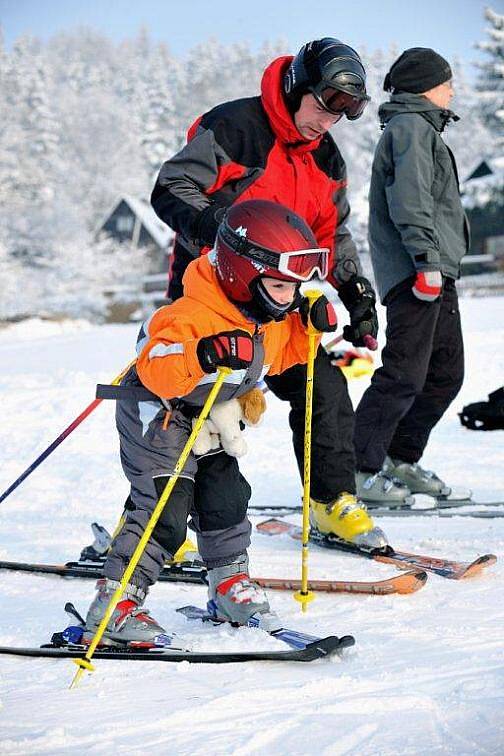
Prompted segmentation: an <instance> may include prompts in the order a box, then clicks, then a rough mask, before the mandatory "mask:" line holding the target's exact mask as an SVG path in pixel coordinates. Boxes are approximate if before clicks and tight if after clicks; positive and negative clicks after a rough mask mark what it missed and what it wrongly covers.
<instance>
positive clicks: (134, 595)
mask: <svg viewBox="0 0 504 756" xmlns="http://www.w3.org/2000/svg"><path fill="white" fill-rule="evenodd" d="M119 585H120V584H119V582H118V581H117V580H109V579H108V578H100V579H99V580H98V581H97V583H96V588H97V590H98V593H97V594H96V597H95V598H94V600H93V602H92V603H91V606H90V607H89V609H88V613H87V615H86V628H85V631H84V636H83V641H84V642H85V643H88V642H91V640H92V638H93V636H94V634H95V632H96V630H97V629H98V626H99V624H100V622H101V621H102V619H103V615H104V614H105V612H106V610H107V606H108V604H109V601H110V599H111V597H112V594H113V593H114V591H115V590H116V588H118V587H119ZM146 596H147V591H144V590H142V588H139V587H138V586H136V585H131V584H128V585H127V586H126V591H125V593H124V597H123V598H122V599H121V601H119V603H118V604H117V606H116V608H115V609H114V612H113V614H112V617H111V619H110V622H109V623H108V625H107V629H106V630H105V633H104V634H103V638H102V640H101V643H103V644H104V645H109V646H115V645H123V644H127V643H153V644H154V643H155V640H156V638H157V636H159V635H164V634H165V633H166V631H165V630H164V628H162V627H161V625H159V624H158V623H157V622H156V620H155V619H153V618H152V617H151V616H150V615H149V612H148V610H147V609H141V606H142V604H143V602H144V601H145V597H146Z"/></svg>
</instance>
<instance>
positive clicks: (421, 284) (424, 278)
mask: <svg viewBox="0 0 504 756" xmlns="http://www.w3.org/2000/svg"><path fill="white" fill-rule="evenodd" d="M442 288H443V277H442V275H441V271H439V270H429V271H421V272H419V273H417V275H416V278H415V283H414V284H413V288H412V291H413V294H414V295H415V297H417V299H421V300H422V301H423V302H434V301H435V300H436V299H437V298H438V297H439V295H440V294H441V290H442Z"/></svg>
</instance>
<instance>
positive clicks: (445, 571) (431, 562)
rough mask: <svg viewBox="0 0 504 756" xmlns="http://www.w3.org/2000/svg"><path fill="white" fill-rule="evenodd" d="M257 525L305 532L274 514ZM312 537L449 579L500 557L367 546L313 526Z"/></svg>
mask: <svg viewBox="0 0 504 756" xmlns="http://www.w3.org/2000/svg"><path fill="white" fill-rule="evenodd" d="M256 528H257V530H258V531H259V532H260V533H264V534H266V535H281V534H288V535H289V536H290V537H291V538H294V539H296V540H300V539H301V534H302V529H301V528H300V527H299V526H298V525H292V524H291V523H288V522H284V521H283V520H277V519H275V518H272V519H270V520H265V521H264V522H260V523H259V524H258V525H257V526H256ZM310 540H311V541H312V542H313V543H315V544H317V545H318V546H322V547H324V548H329V549H335V550H339V551H345V552H348V553H351V554H356V555H358V556H365V557H367V558H369V559H373V560H374V561H376V562H384V563H385V564H394V565H395V566H396V567H399V568H400V569H407V570H410V569H413V568H417V569H420V570H427V571H428V572H433V573H435V574H436V575H439V576H440V577H445V578H448V579H450V580H461V579H462V578H467V577H472V576H474V575H476V574H478V573H479V572H481V570H483V569H485V568H486V567H490V566H491V565H492V564H495V562H496V561H497V557H496V556H494V555H493V554H484V555H483V556H480V557H478V558H477V559H475V560H474V561H473V562H458V561H453V560H451V559H442V558H439V557H429V556H424V555H422V554H412V553H409V552H406V551H396V550H395V549H393V548H392V547H391V546H387V547H386V548H385V549H372V550H367V549H364V548H362V547H359V546H355V545H353V544H351V543H345V542H343V541H340V540H339V539H338V538H336V537H335V536H330V535H328V536H324V535H322V534H318V533H316V532H314V531H313V530H312V531H311V533H310Z"/></svg>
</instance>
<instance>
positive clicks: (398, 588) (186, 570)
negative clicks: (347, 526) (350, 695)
mask: <svg viewBox="0 0 504 756" xmlns="http://www.w3.org/2000/svg"><path fill="white" fill-rule="evenodd" d="M0 570H9V571H12V572H30V573H32V574H33V573H34V574H42V575H58V576H59V577H69V578H80V579H92V580H97V579H98V578H100V577H103V560H101V561H96V562H67V563H66V564H38V563H31V562H6V561H0ZM426 579H427V576H426V575H425V573H422V572H418V571H416V572H412V573H407V574H404V575H397V576H395V577H393V578H389V579H388V580H372V581H358V580H315V581H313V580H312V581H311V582H310V590H313V591H322V592H326V593H354V594H358V593H361V594H365V595H374V596H381V595H388V594H390V593H403V594H405V593H413V592H414V591H417V590H419V589H420V588H422V586H423V585H424V584H425V581H426ZM253 580H254V582H256V583H257V584H258V585H260V586H261V587H262V588H270V589H272V590H284V591H290V590H299V589H300V582H299V581H298V580H295V579H290V578H269V577H254V578H253ZM159 581H160V582H167V583H175V582H181V583H192V584H196V585H206V584H207V580H206V569H205V567H203V566H202V565H201V564H200V563H197V562H180V563H177V564H173V565H167V566H165V567H164V569H163V571H162V572H161V575H160V577H159Z"/></svg>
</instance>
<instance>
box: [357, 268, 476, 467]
mask: <svg viewBox="0 0 504 756" xmlns="http://www.w3.org/2000/svg"><path fill="white" fill-rule="evenodd" d="M412 283H413V281H412V280H410V279H408V280H407V281H403V282H402V283H401V284H399V285H398V286H397V287H395V288H394V289H393V290H392V292H390V294H389V295H387V298H386V299H385V305H386V308H387V331H386V338H387V340H386V345H385V348H384V349H383V352H382V363H383V364H382V367H380V368H379V369H378V370H376V371H375V373H374V375H373V378H372V380H371V385H370V386H369V388H368V389H367V391H366V392H365V393H364V395H363V397H362V399H361V401H360V404H359V406H358V407H357V410H356V418H355V436H354V441H355V452H356V457H357V469H359V470H364V471H369V472H377V471H378V470H380V468H381V467H382V465H383V462H384V461H385V457H386V455H389V456H390V457H393V458H398V459H401V460H404V461H405V462H410V463H413V462H418V460H419V459H420V458H421V456H422V454H423V452H424V449H425V447H426V445H427V441H428V439H429V435H430V432H431V430H432V429H433V428H434V426H435V425H436V423H437V422H438V421H439V420H440V419H441V417H442V416H443V414H444V413H445V411H446V409H447V408H448V406H449V405H450V404H451V402H452V401H453V399H454V398H455V397H456V396H457V394H458V392H459V390H460V388H461V386H462V382H463V379H464V348H463V341H462V329H461V325H460V314H459V307H458V299H457V290H456V288H455V281H453V280H452V279H450V278H447V279H444V282H443V291H442V293H441V296H440V297H439V298H438V299H437V300H436V301H435V302H423V301H421V300H419V299H417V297H415V295H414V294H413V292H412V291H411V286H412Z"/></svg>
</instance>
